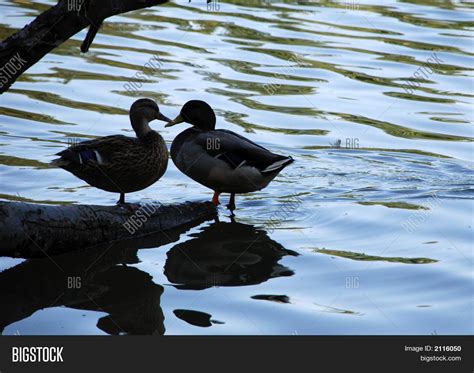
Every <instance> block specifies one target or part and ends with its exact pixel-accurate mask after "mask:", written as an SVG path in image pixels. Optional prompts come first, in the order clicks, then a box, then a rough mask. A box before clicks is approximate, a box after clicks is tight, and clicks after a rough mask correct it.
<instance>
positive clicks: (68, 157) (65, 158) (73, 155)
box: [49, 149, 82, 168]
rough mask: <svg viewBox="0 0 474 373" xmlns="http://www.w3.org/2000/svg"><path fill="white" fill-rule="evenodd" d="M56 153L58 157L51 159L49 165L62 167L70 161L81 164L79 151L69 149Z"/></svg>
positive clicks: (69, 163)
mask: <svg viewBox="0 0 474 373" xmlns="http://www.w3.org/2000/svg"><path fill="white" fill-rule="evenodd" d="M56 155H59V158H56V159H53V160H52V161H51V162H50V163H49V165H50V166H51V167H61V168H64V167H67V166H69V165H71V163H72V164H74V163H75V164H82V160H81V156H80V153H77V152H75V151H72V150H71V149H66V150H63V151H61V152H59V153H56Z"/></svg>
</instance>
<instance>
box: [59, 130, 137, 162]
mask: <svg viewBox="0 0 474 373" xmlns="http://www.w3.org/2000/svg"><path fill="white" fill-rule="evenodd" d="M135 144H137V140H136V139H134V138H131V137H127V136H123V135H114V136H105V137H101V138H98V139H94V140H86V141H83V142H80V143H78V144H76V145H73V146H70V147H69V148H67V149H65V150H63V151H60V152H59V153H56V155H59V156H60V158H58V159H56V160H54V161H53V162H52V164H53V165H57V166H60V167H61V166H65V165H67V164H69V165H72V164H74V165H76V166H77V165H87V164H88V163H89V161H94V162H97V164H100V165H103V164H107V163H110V162H112V161H114V158H117V157H120V156H121V155H123V153H124V148H125V147H130V146H131V145H135ZM115 161H116V160H115Z"/></svg>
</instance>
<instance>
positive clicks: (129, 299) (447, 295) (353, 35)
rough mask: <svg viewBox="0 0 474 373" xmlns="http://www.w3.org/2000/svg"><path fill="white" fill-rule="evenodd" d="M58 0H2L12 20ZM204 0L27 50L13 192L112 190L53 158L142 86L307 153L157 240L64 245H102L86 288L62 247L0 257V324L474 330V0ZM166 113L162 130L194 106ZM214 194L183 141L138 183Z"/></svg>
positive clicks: (124, 123)
mask: <svg viewBox="0 0 474 373" xmlns="http://www.w3.org/2000/svg"><path fill="white" fill-rule="evenodd" d="M54 4H55V2H54V1H32V2H30V1H8V0H1V1H0V15H1V21H0V37H1V38H2V39H3V38H5V37H7V36H8V35H10V34H12V33H13V32H14V31H15V30H17V29H19V28H21V27H23V25H25V24H27V23H28V22H30V21H31V20H32V19H33V18H34V17H35V16H36V15H37V14H39V13H40V12H42V11H44V10H45V9H47V8H48V7H49V6H51V5H54ZM211 5H213V6H211V7H210V8H209V9H208V6H207V5H206V4H205V2H203V1H195V0H193V1H192V2H191V3H188V2H187V1H184V0H182V1H177V2H175V3H170V4H166V5H162V6H156V7H153V8H151V9H145V10H140V11H136V12H133V13H129V14H125V15H120V16H116V17H113V18H111V19H108V20H107V21H106V22H105V24H104V26H103V28H102V29H101V31H100V32H99V34H98V35H97V37H96V39H95V41H94V43H93V45H92V47H91V49H90V51H89V52H88V53H86V54H81V53H80V50H79V46H80V44H81V42H82V40H83V39H84V37H85V31H83V32H81V33H80V34H78V35H76V36H75V37H73V38H72V39H71V40H69V41H67V42H66V43H64V44H63V45H61V46H60V47H59V48H57V49H55V50H54V51H53V52H52V53H51V54H49V55H47V56H45V57H44V58H43V59H42V60H41V61H40V62H39V63H37V64H36V65H35V66H34V67H32V68H31V69H29V70H28V71H27V72H26V73H25V74H24V75H23V76H22V77H21V79H20V80H19V81H18V82H16V83H15V84H14V85H13V86H12V88H11V89H10V90H9V91H8V92H7V93H5V94H3V95H1V96H0V178H1V179H0V180H1V184H0V198H1V199H3V200H9V201H26V202H34V203H46V204H58V203H59V204H63V203H64V204H65V203H77V204H102V205H111V204H114V203H115V201H116V200H117V196H116V195H114V194H111V193H107V192H104V191H101V190H97V189H94V188H91V187H89V186H87V185H86V184H84V183H83V182H82V181H81V180H79V179H76V178H75V177H73V176H72V175H71V174H69V173H67V172H65V171H63V170H60V169H51V168H48V166H47V163H48V162H49V161H50V160H51V159H52V158H53V154H54V153H56V152H58V151H60V150H62V149H63V148H65V147H66V146H67V145H68V141H71V140H70V139H75V140H77V139H78V140H82V139H86V138H91V137H96V136H104V135H110V134H117V133H122V134H129V135H131V133H130V132H131V128H130V126H129V120H128V116H127V113H128V108H129V107H130V105H131V103H132V102H133V100H134V99H136V98H138V97H150V98H153V99H154V100H156V101H157V102H158V103H159V105H160V108H161V110H162V112H163V113H164V114H165V115H168V116H174V115H176V114H177V113H178V111H179V108H180V107H181V105H182V104H183V103H184V102H186V101H187V100H189V99H196V98H197V99H202V100H205V101H207V102H208V103H210V104H211V105H212V106H213V108H214V109H215V110H216V113H217V116H218V127H220V128H227V129H231V130H233V131H235V132H237V133H240V134H242V135H245V136H247V137H248V138H250V139H251V140H254V141H257V142H259V143H260V144H262V145H264V146H266V147H268V148H270V149H272V150H273V151H276V152H279V153H282V154H288V155H291V156H292V157H293V158H295V160H296V162H295V163H294V164H293V165H291V166H290V167H288V168H287V169H286V170H285V171H284V172H283V173H282V174H281V175H280V176H279V177H277V179H276V180H275V181H274V182H273V183H272V184H271V185H270V186H269V187H268V188H266V189H264V190H262V191H260V192H256V193H251V194H248V195H242V196H239V197H238V199H237V207H238V209H237V210H236V217H235V221H232V220H231V219H230V217H229V213H228V212H227V210H225V208H224V207H221V208H220V210H219V215H220V216H219V221H208V222H205V223H202V224H201V225H199V226H195V227H191V228H190V229H189V230H187V231H185V232H175V233H174V235H173V236H172V237H169V239H168V240H165V241H163V242H162V243H163V244H162V245H160V244H156V243H155V244H154V247H148V246H149V245H148V246H146V248H145V246H144V247H143V248H141V247H140V248H139V249H140V250H136V249H135V250H130V249H126V248H121V249H117V250H115V249H114V250H115V251H114V252H113V253H111V252H108V253H106V254H105V255H104V256H103V257H101V258H98V256H99V255H100V253H101V251H100V250H88V251H87V250H86V251H85V252H80V253H73V254H70V255H65V256H63V257H58V258H57V259H56V261H57V262H58V263H60V264H61V266H63V268H66V269H67V270H68V271H69V272H68V273H82V272H81V271H84V269H87V268H89V267H90V266H91V265H92V264H94V265H97V266H100V268H101V269H100V271H99V272H98V274H96V275H95V277H94V278H92V279H88V280H90V283H88V286H91V289H92V290H90V291H89V293H88V295H87V297H84V296H82V297H80V296H75V295H74V294H72V295H71V294H69V293H67V294H64V289H63V288H64V283H63V282H61V281H62V280H61V281H60V280H59V278H61V279H62V277H61V276H59V274H58V273H56V272H57V271H58V269H57V268H55V266H54V265H53V264H52V263H51V262H50V261H49V260H48V259H37V260H28V261H22V260H20V259H7V258H0V270H3V272H1V273H0V289H1V292H2V293H1V294H0V299H1V302H2V304H3V305H2V306H1V308H3V310H4V311H0V328H3V334H15V333H20V334H104V333H108V334H116V333H140V334H151V333H155V334H162V333H165V334H472V333H473V332H474V321H473V298H472V294H473V290H474V289H473V247H472V242H473V234H472V224H473V220H472V216H473V203H472V199H473V191H474V188H473V179H472V175H473V167H474V166H473V159H472V156H473V143H472V139H473V127H472V126H473V97H474V92H473V80H472V75H473V69H474V64H473V53H474V50H473V49H474V48H473V38H472V37H473V26H474V21H473V19H474V17H473V14H474V8H473V7H472V4H470V3H469V2H463V1H447V0H446V1H422V0H420V1H416V0H412V1H403V2H392V1H383V2H360V3H354V2H346V3H344V2H339V3H338V2H331V1H320V2H319V1H298V2H293V1H289V2H273V1H250V0H242V1H230V2H220V3H219V4H211ZM217 8H218V9H217ZM154 56H156V57H155V61H156V58H159V68H158V69H156V70H153V71H152V73H151V75H150V76H149V78H148V79H147V80H146V81H141V80H140V77H139V76H137V75H136V74H137V72H140V71H143V66H144V65H145V63H147V62H148V61H150V59H152V58H153V57H154ZM420 68H421V69H422V70H420ZM417 71H418V72H417ZM420 74H422V75H420ZM130 87H135V88H137V89H136V90H131V89H130ZM152 125H153V123H152ZM153 126H154V128H155V129H157V130H159V131H160V133H161V134H162V135H163V137H164V138H165V139H166V142H167V143H168V145H169V144H170V143H171V141H172V140H173V138H174V137H175V136H176V135H177V134H178V133H179V132H180V131H182V130H183V128H184V127H185V126H184V125H181V126H175V127H172V128H170V129H164V128H163V124H162V123H159V122H155V124H154V125H153ZM210 197H211V192H210V191H209V190H207V189H206V188H204V187H202V186H200V185H198V184H196V183H194V182H193V181H191V180H190V179H188V178H187V177H185V176H183V175H182V174H181V173H180V172H179V171H178V170H177V169H176V168H175V167H174V165H173V164H172V163H171V162H170V165H169V168H168V171H167V173H166V174H165V176H164V177H163V178H162V179H161V180H160V181H159V182H158V183H156V184H155V185H153V186H152V187H150V188H148V189H146V190H143V191H141V192H137V193H134V194H130V195H129V196H128V199H129V201H132V202H138V201H145V200H158V201H160V202H162V203H178V202H182V201H186V200H192V201H200V200H207V199H210ZM226 198H227V196H224V198H223V200H224V201H225V202H226ZM112 251H113V250H112ZM97 263H99V264H97ZM11 284H16V286H15V287H14V289H13V290H12V288H11ZM5 304H8V305H9V307H5V306H4V305H5ZM6 309H7V311H5V310H6Z"/></svg>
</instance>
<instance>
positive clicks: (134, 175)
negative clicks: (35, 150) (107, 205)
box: [51, 99, 170, 204]
mask: <svg viewBox="0 0 474 373" xmlns="http://www.w3.org/2000/svg"><path fill="white" fill-rule="evenodd" d="M154 119H159V120H162V121H167V122H169V121H170V119H169V118H167V117H165V116H164V115H163V114H161V113H160V110H159V109H158V105H157V104H156V103H155V102H154V101H153V100H150V99H140V100H137V101H135V102H134V103H133V105H132V106H131V108H130V122H131V124H132V128H133V129H134V131H135V134H136V136H137V137H136V138H133V137H127V136H123V135H114V136H106V137H100V138H97V139H94V140H89V141H83V142H81V143H78V144H77V145H74V146H71V147H69V148H68V149H66V150H63V151H61V152H59V153H57V154H56V155H59V156H60V158H57V159H55V160H54V161H52V162H51V164H52V165H53V166H56V167H61V168H63V169H65V170H66V171H69V172H71V173H72V174H74V175H75V176H77V177H78V178H80V179H82V180H84V181H85V182H87V183H88V184H90V185H92V186H94V187H96V188H99V189H102V190H106V191H108V192H114V193H120V199H119V200H118V202H117V203H119V204H124V203H125V193H130V192H136V191H138V190H141V189H145V188H146V187H148V186H150V185H152V184H153V183H155V182H156V181H158V179H159V178H160V177H161V176H162V175H163V174H164V173H165V171H166V167H167V165H168V150H167V148H166V144H165V141H164V140H163V138H162V137H161V135H160V134H159V133H158V132H155V131H153V130H152V129H151V128H150V126H149V125H148V123H149V122H151V121H152V120H154Z"/></svg>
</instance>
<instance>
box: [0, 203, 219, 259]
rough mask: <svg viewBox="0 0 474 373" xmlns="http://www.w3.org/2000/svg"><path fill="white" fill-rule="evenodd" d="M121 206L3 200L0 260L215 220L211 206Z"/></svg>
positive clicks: (1, 207) (214, 210)
mask: <svg viewBox="0 0 474 373" xmlns="http://www.w3.org/2000/svg"><path fill="white" fill-rule="evenodd" d="M129 206H131V207H133V210H132V209H129V208H125V207H120V206H96V205H61V206H56V205H39V204H30V203H23V202H0V242H1V244H0V256H12V257H22V258H31V257H43V256H49V255H56V254H61V253H65V252H68V251H73V250H78V249H85V248H88V247H91V246H94V245H101V244H104V243H107V242H114V241H124V240H137V239H139V238H140V237H143V236H147V235H152V234H156V233H159V232H165V233H166V231H170V230H173V229H177V228H180V227H183V226H186V225H195V224H199V223H200V222H202V221H205V220H209V219H212V218H215V217H216V208H215V206H214V205H213V204H212V203H210V202H186V203H182V204H176V205H162V204H159V203H146V204H133V205H129Z"/></svg>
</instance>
